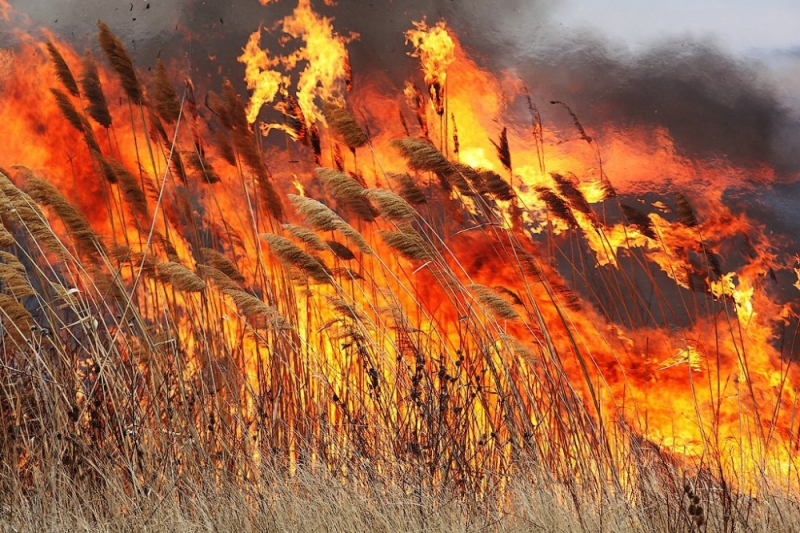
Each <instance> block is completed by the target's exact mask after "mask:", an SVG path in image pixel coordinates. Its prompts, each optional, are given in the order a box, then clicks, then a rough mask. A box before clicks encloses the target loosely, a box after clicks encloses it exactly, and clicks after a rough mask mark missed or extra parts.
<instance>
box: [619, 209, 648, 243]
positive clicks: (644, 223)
mask: <svg viewBox="0 0 800 533" xmlns="http://www.w3.org/2000/svg"><path fill="white" fill-rule="evenodd" d="M619 207H620V209H622V214H623V215H625V219H626V220H627V221H628V224H630V225H631V226H633V227H634V228H636V229H637V230H639V233H641V234H642V235H644V236H645V237H647V238H649V239H655V238H656V232H655V229H654V228H653V221H652V220H650V217H648V216H647V215H646V214H644V213H642V212H641V211H639V210H638V209H636V208H635V207H631V206H629V205H625V204H622V203H621V204H619Z"/></svg>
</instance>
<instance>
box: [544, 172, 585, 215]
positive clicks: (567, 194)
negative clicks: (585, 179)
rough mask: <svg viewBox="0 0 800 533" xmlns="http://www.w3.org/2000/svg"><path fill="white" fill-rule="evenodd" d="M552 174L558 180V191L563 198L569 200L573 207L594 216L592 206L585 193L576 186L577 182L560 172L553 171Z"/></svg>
mask: <svg viewBox="0 0 800 533" xmlns="http://www.w3.org/2000/svg"><path fill="white" fill-rule="evenodd" d="M550 176H551V177H552V178H553V180H554V181H555V182H556V187H557V188H558V193H559V194H560V195H561V197H562V198H564V199H565V200H566V201H567V202H569V205H570V207H572V209H574V210H576V211H578V212H579V213H583V214H584V215H587V216H589V217H594V211H592V206H591V205H589V202H587V201H586V197H585V196H584V195H583V193H582V192H581V191H580V190H579V189H578V188H577V187H575V184H574V183H573V182H572V180H570V179H569V178H566V177H564V176H563V175H561V174H559V173H558V172H551V173H550Z"/></svg>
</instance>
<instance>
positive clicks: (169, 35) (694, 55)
mask: <svg viewBox="0 0 800 533" xmlns="http://www.w3.org/2000/svg"><path fill="white" fill-rule="evenodd" d="M11 5H12V7H14V8H15V9H16V10H17V11H21V12H24V13H26V14H27V16H28V17H29V18H30V21H29V24H30V25H31V27H48V28H51V29H52V30H53V31H54V32H56V33H57V34H58V35H61V36H63V37H64V38H66V39H67V40H70V41H71V42H73V43H74V44H76V45H78V47H80V46H93V45H94V43H93V38H91V37H88V36H93V35H94V31H95V23H96V21H97V19H103V20H104V21H105V22H107V23H108V24H109V25H110V26H111V27H112V28H113V30H114V31H115V32H117V34H118V35H119V36H120V37H121V38H122V39H123V42H125V43H126V44H127V45H128V46H129V47H130V48H131V51H132V53H133V55H134V58H135V59H136V61H137V64H138V65H139V66H141V67H145V68H146V67H147V66H152V65H153V64H154V62H155V58H156V57H162V58H164V59H165V60H167V61H168V64H170V63H169V61H172V63H171V64H172V65H175V66H177V67H179V68H183V69H185V70H187V71H188V70H191V71H192V76H193V77H195V78H196V79H197V78H199V79H197V81H198V82H199V83H201V84H202V81H203V77H207V78H208V79H218V78H219V77H220V76H226V77H229V78H230V79H231V80H232V81H234V82H235V83H237V84H239V85H238V86H239V88H240V90H241V92H244V87H243V86H242V85H241V82H240V78H241V77H242V73H241V65H239V64H238V63H237V62H236V57H237V56H238V55H239V54H240V53H241V47H242V46H243V44H244V43H245V42H246V40H247V36H248V35H249V34H250V33H251V32H252V31H254V30H255V29H257V28H258V26H259V23H260V24H261V25H263V26H264V27H266V28H270V27H273V26H274V25H275V24H276V23H277V22H278V21H279V20H280V19H281V18H283V17H284V16H286V15H288V14H289V13H290V12H291V11H292V9H293V8H294V6H295V5H296V2H295V1H294V0H283V1H281V2H278V3H272V4H270V5H268V6H266V7H264V6H262V5H261V4H260V3H259V2H257V1H256V0H252V1H250V0H247V1H241V2H236V3H235V8H234V7H232V5H231V3H230V2H223V1H214V0H153V1H147V0H132V1H131V2H127V3H124V2H105V1H103V0H11ZM314 5H315V8H316V9H318V11H319V12H320V13H322V14H324V15H326V16H332V17H334V18H335V22H334V26H335V27H336V28H337V29H338V30H339V31H340V32H341V33H348V32H351V31H352V32H357V33H359V34H360V36H361V37H360V39H359V40H358V41H356V42H354V43H352V44H350V45H349V50H350V52H351V60H352V64H353V70H354V72H355V73H356V74H361V75H364V74H363V73H371V72H379V73H381V74H382V75H384V76H385V77H386V78H387V79H388V80H390V82H391V83H393V84H394V85H395V86H397V87H401V86H402V82H403V81H404V80H405V79H407V78H408V77H409V76H412V75H414V74H415V73H416V72H417V70H418V66H417V64H416V62H415V61H414V60H412V59H410V58H407V57H406V53H407V51H408V47H407V46H406V45H405V44H404V36H403V34H404V32H405V31H406V30H408V29H409V28H410V23H411V21H412V20H420V19H422V18H423V17H427V18H428V20H429V21H435V20H438V19H439V18H443V19H445V20H446V21H447V23H448V25H449V26H450V27H451V28H453V30H455V32H456V34H457V35H458V37H459V39H460V40H461V42H462V43H463V44H464V46H465V47H466V48H467V49H468V50H469V51H470V52H472V53H473V55H474V56H475V57H476V58H477V60H478V62H479V63H480V64H482V65H483V66H485V67H486V68H489V69H493V70H499V69H511V70H513V71H514V72H516V74H517V75H518V76H519V77H520V78H521V79H522V80H523V81H525V82H526V83H527V85H528V86H529V87H530V88H531V92H532V94H533V96H534V98H535V99H536V100H537V103H538V104H539V107H540V108H541V109H542V111H543V116H544V119H545V120H546V121H548V122H551V123H554V124H557V125H563V126H564V128H567V127H568V123H569V120H568V117H565V116H564V113H563V109H557V108H554V107H551V106H547V105H546V102H548V101H550V100H559V101H563V102H565V103H567V104H568V105H569V106H570V107H571V108H572V109H573V111H575V113H576V114H577V115H578V117H579V118H580V119H581V121H582V122H583V124H584V126H586V127H587V128H589V129H590V130H595V131H596V130H598V129H599V128H601V127H608V126H612V127H614V128H631V127H637V126H645V127H656V126H663V127H665V128H666V129H667V130H668V133H669V135H670V136H671V138H672V139H673V140H674V141H675V144H676V147H677V148H678V149H679V150H681V151H682V152H683V153H685V154H686V155H689V156H692V157H718V158H725V159H730V160H732V161H734V162H736V163H738V164H757V163H767V164H770V165H772V166H774V167H776V168H777V169H778V170H784V171H795V170H797V169H798V168H797V166H796V163H795V162H794V161H793V159H794V158H793V154H794V153H796V151H797V149H798V148H800V146H798V145H799V144H800V140H798V139H800V135H797V133H798V132H800V127H798V122H797V120H796V114H795V113H794V112H793V110H791V109H788V108H787V107H786V104H785V103H784V102H783V101H782V100H781V99H780V98H779V97H778V96H777V91H776V89H775V87H773V86H771V85H770V84H769V83H768V82H767V81H766V80H765V76H763V69H761V68H760V67H759V65H758V64H756V63H755V62H753V61H749V62H748V61H747V60H744V59H740V58H734V57H732V56H730V55H728V54H726V53H725V52H723V51H722V50H721V49H720V48H718V47H716V46H715V45H713V44H711V43H709V42H704V41H697V40H691V39H682V40H680V41H672V42H661V43H660V44H657V45H655V46H653V47H652V48H650V49H648V50H644V51H641V52H637V53H633V52H631V51H629V50H627V49H625V48H622V47H619V46H617V45H615V43H612V42H610V41H608V40H607V39H605V38H603V37H601V36H599V35H597V34H590V33H589V34H587V33H578V32H576V31H566V30H564V29H562V28H561V27H560V26H559V24H558V21H557V20H555V18H554V17H555V16H556V14H557V12H556V6H557V3H555V2H553V1H551V0H536V1H529V0H504V1H502V2H485V1H482V0H459V1H455V0H403V1H398V0H395V1H387V0H374V1H372V2H365V1H361V0H339V2H338V6H336V7H328V6H325V5H323V3H322V2H315V4H314ZM264 44H265V45H266V46H267V47H269V48H270V50H273V51H278V50H279V49H280V45H279V44H278V42H277V40H276V38H275V36H272V37H270V36H269V35H267V34H265V36H264ZM209 88H210V89H218V87H209Z"/></svg>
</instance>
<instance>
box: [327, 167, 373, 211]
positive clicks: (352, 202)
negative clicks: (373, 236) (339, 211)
mask: <svg viewBox="0 0 800 533" xmlns="http://www.w3.org/2000/svg"><path fill="white" fill-rule="evenodd" d="M316 172H317V175H318V176H319V178H320V180H322V182H323V183H324V184H325V188H326V189H328V190H330V192H331V194H332V195H333V197H334V198H336V201H337V202H339V203H341V204H342V205H343V206H344V207H346V208H347V209H349V210H350V211H352V212H353V213H355V214H356V215H357V216H358V217H359V218H361V219H362V220H365V221H367V222H372V221H373V220H375V217H377V216H378V214H379V213H378V210H377V209H375V207H374V206H373V205H372V204H371V203H370V202H369V200H368V199H367V198H366V197H365V196H364V194H363V193H364V187H363V186H362V185H361V184H360V183H359V182H357V181H356V180H354V179H353V178H351V177H350V176H348V175H347V174H345V173H344V172H339V171H337V170H333V169H330V168H318V169H317V170H316Z"/></svg>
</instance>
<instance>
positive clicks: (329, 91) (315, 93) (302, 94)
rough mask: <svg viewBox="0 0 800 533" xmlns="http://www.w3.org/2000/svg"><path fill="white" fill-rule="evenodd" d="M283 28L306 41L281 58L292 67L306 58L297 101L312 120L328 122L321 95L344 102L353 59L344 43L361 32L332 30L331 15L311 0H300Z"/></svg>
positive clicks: (324, 99)
mask: <svg viewBox="0 0 800 533" xmlns="http://www.w3.org/2000/svg"><path fill="white" fill-rule="evenodd" d="M283 31H284V33H286V34H287V35H290V36H291V37H294V38H296V39H302V40H303V41H304V42H305V46H303V47H301V48H300V49H298V50H297V51H295V52H294V53H292V54H290V55H288V56H286V57H284V58H282V61H283V64H284V66H285V67H286V68H287V69H289V70H292V69H294V68H295V67H296V66H297V64H298V63H299V62H301V61H305V62H306V67H305V69H303V71H302V72H301V73H300V78H299V79H298V81H297V103H298V105H300V108H301V109H302V110H303V113H304V114H305V117H306V120H307V121H308V123H309V124H313V123H314V122H316V121H320V122H322V123H323V124H326V122H325V117H324V116H323V114H322V111H321V110H320V108H319V106H318V104H317V102H318V99H319V100H321V101H333V102H335V103H337V104H339V105H341V106H344V103H345V102H344V95H345V93H346V91H347V84H348V79H349V76H350V72H349V70H350V67H349V64H350V59H349V56H348V53H347V48H346V47H345V45H346V44H347V43H349V42H351V41H353V40H354V39H357V38H358V37H359V35H358V34H357V33H351V34H350V35H349V36H347V37H344V36H341V35H338V34H337V33H336V32H335V31H334V30H333V26H332V24H331V19H329V18H327V17H323V16H320V15H318V14H316V13H315V12H314V11H312V9H311V4H310V1H309V0H300V1H299V2H298V4H297V7H296V8H295V10H294V12H293V13H292V15H291V16H289V17H286V18H285V19H284V20H283Z"/></svg>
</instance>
